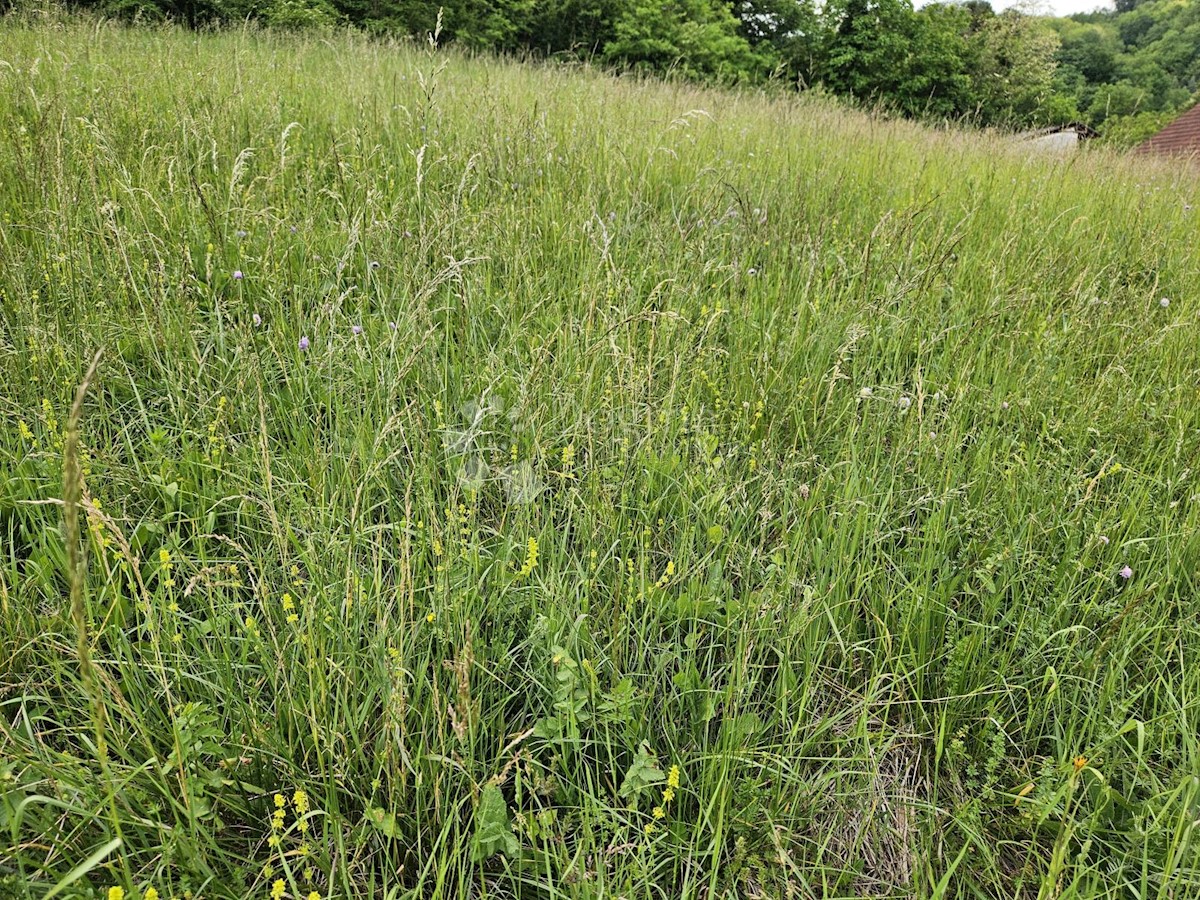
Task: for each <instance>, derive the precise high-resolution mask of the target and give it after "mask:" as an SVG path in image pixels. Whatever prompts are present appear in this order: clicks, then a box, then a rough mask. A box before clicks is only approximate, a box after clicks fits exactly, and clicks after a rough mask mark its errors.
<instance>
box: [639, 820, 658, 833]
mask: <svg viewBox="0 0 1200 900" xmlns="http://www.w3.org/2000/svg"><path fill="white" fill-rule="evenodd" d="M642 831H644V832H646V834H654V832H655V828H654V823H653V822H647V823H646V824H645V825H643V826H642Z"/></svg>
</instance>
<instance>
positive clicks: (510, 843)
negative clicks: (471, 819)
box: [471, 783, 521, 862]
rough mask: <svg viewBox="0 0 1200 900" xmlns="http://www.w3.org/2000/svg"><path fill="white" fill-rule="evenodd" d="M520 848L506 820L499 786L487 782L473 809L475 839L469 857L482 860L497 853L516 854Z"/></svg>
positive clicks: (504, 806) (506, 816)
mask: <svg viewBox="0 0 1200 900" xmlns="http://www.w3.org/2000/svg"><path fill="white" fill-rule="evenodd" d="M520 850H521V845H520V843H519V842H518V841H517V838H516V835H514V834H513V833H512V826H511V825H510V824H509V820H508V806H507V805H506V804H505V802H504V794H502V793H500V788H498V787H497V786H496V785H494V784H491V783H489V784H488V786H487V787H485V788H484V789H483V798H482V799H481V800H480V801H479V808H478V809H477V810H475V841H474V844H473V846H472V848H471V859H472V860H473V861H474V862H482V861H483V860H485V859H488V858H489V857H492V856H495V855H496V854H497V853H503V854H504V855H505V856H516V855H517V854H518V853H519V852H520Z"/></svg>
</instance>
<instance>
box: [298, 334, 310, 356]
mask: <svg viewBox="0 0 1200 900" xmlns="http://www.w3.org/2000/svg"><path fill="white" fill-rule="evenodd" d="M298 346H299V347H300V352H301V353H303V352H304V351H305V350H307V349H308V338H306V337H302V338H300V343H299V345H298Z"/></svg>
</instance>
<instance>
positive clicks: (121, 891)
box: [108, 887, 125, 900]
mask: <svg viewBox="0 0 1200 900" xmlns="http://www.w3.org/2000/svg"><path fill="white" fill-rule="evenodd" d="M108 900H125V888H123V887H110V888H109V889H108Z"/></svg>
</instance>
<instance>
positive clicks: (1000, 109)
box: [972, 10, 1075, 126]
mask: <svg viewBox="0 0 1200 900" xmlns="http://www.w3.org/2000/svg"><path fill="white" fill-rule="evenodd" d="M972 40H973V42H974V44H975V56H974V64H975V68H974V71H973V73H972V80H973V83H974V93H975V96H976V97H977V98H978V102H979V109H980V114H981V117H982V119H983V121H985V122H987V123H989V124H994V125H1008V126H1026V125H1037V124H1044V123H1046V122H1051V121H1054V120H1056V119H1059V120H1061V119H1064V118H1070V117H1071V115H1072V114H1073V113H1074V109H1075V108H1074V103H1073V102H1071V100H1070V98H1062V97H1059V96H1057V95H1055V93H1054V71H1055V67H1056V62H1055V54H1056V52H1057V51H1058V48H1059V38H1058V35H1057V34H1055V33H1054V31H1052V30H1051V29H1050V28H1048V27H1047V26H1046V25H1045V24H1044V23H1043V22H1041V21H1039V20H1038V19H1036V18H1034V17H1032V16H1027V15H1024V14H1023V13H1020V12H1016V11H1013V10H1006V11H1005V12H1003V13H1001V14H1000V15H998V16H993V17H992V18H990V19H987V20H986V21H984V22H983V23H982V25H981V26H980V28H979V30H978V31H976V32H975V34H974V35H973V37H972Z"/></svg>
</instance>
